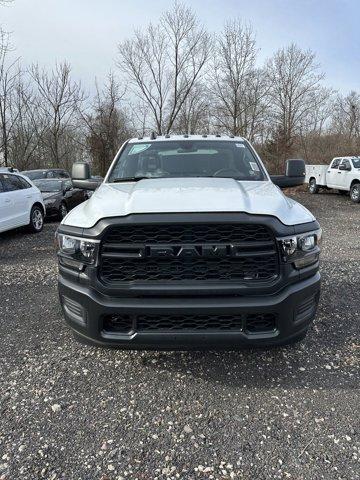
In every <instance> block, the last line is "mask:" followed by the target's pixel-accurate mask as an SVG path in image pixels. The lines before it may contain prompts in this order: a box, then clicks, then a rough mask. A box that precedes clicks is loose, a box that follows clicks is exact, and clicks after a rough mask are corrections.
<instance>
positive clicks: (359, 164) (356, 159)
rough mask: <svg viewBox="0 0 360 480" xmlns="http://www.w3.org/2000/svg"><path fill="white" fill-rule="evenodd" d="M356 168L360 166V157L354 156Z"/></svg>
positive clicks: (353, 160)
mask: <svg viewBox="0 0 360 480" xmlns="http://www.w3.org/2000/svg"><path fill="white" fill-rule="evenodd" d="M352 162H353V165H354V168H360V158H353V159H352Z"/></svg>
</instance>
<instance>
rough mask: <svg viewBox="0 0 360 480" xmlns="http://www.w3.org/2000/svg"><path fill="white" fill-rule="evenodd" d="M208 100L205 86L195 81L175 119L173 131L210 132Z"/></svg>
mask: <svg viewBox="0 0 360 480" xmlns="http://www.w3.org/2000/svg"><path fill="white" fill-rule="evenodd" d="M210 129H211V118H210V102H209V98H208V95H207V91H206V88H205V86H204V85H203V84H202V83H200V82H199V83H197V84H195V85H194V88H193V89H192V90H191V92H190V93H189V95H188V96H187V98H186V100H185V102H184V103H183V106H182V108H181V110H180V111H179V114H178V115H177V117H176V120H175V122H174V124H173V131H174V132H176V133H189V134H194V133H200V132H201V133H210Z"/></svg>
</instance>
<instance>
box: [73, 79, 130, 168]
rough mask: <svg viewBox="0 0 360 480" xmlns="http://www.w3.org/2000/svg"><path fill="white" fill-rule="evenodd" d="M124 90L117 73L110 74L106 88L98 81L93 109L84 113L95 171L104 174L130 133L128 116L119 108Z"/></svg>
mask: <svg viewBox="0 0 360 480" xmlns="http://www.w3.org/2000/svg"><path fill="white" fill-rule="evenodd" d="M124 94H125V89H124V90H123V91H120V86H119V84H118V83H117V82H116V80H115V78H114V76H113V75H112V74H110V75H109V76H108V80H107V83H106V84H105V85H104V87H103V89H101V90H100V89H99V86H98V84H97V83H96V96H95V99H94V103H93V105H92V109H91V111H90V112H85V113H82V118H83V120H84V122H85V125H86V129H87V142H88V145H89V149H90V153H91V156H92V159H93V164H94V167H95V171H96V173H98V174H100V175H102V176H103V175H105V173H106V171H107V169H108V168H109V165H110V163H111V161H112V160H113V158H114V156H115V154H116V152H117V150H118V149H119V146H120V145H121V143H123V142H124V141H125V140H126V139H127V138H128V137H129V136H130V134H131V132H130V128H129V122H128V119H127V116H126V114H125V112H124V111H123V110H121V109H120V102H121V100H122V98H123V96H124Z"/></svg>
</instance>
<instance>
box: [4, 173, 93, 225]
mask: <svg viewBox="0 0 360 480" xmlns="http://www.w3.org/2000/svg"><path fill="white" fill-rule="evenodd" d="M88 198H89V195H88V192H86V191H85V190H83V189H79V188H74V185H73V183H72V180H71V178H70V175H69V173H68V172H67V171H66V170H63V169H55V168H54V169H42V170H40V169H39V170H28V171H23V172H21V173H19V171H18V170H16V169H14V168H10V167H3V168H0V232H5V231H7V230H12V229H14V228H18V227H23V226H27V227H28V229H29V230H30V231H31V232H34V233H37V232H41V230H42V228H43V225H44V218H45V216H46V217H51V216H56V217H58V218H59V219H60V220H61V219H63V218H64V217H65V216H66V215H67V213H68V212H69V211H70V210H71V209H72V208H74V207H76V206H77V205H79V204H80V203H82V202H84V201H85V200H87V199H88Z"/></svg>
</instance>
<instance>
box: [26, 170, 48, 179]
mask: <svg viewBox="0 0 360 480" xmlns="http://www.w3.org/2000/svg"><path fill="white" fill-rule="evenodd" d="M21 173H22V174H23V175H25V176H26V177H28V178H30V180H36V179H37V178H45V177H46V172H43V171H41V170H38V171H34V172H31V171H30V172H21Z"/></svg>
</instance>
